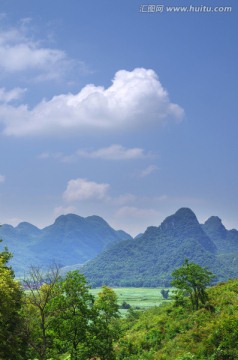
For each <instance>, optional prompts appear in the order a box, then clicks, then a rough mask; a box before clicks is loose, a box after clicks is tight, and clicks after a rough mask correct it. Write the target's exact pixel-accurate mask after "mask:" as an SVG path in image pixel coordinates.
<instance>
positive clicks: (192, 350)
mask: <svg viewBox="0 0 238 360" xmlns="http://www.w3.org/2000/svg"><path fill="white" fill-rule="evenodd" d="M207 296H208V298H207V301H206V302H205V304H200V305H199V308H198V310H194V309H193V306H192V304H191V301H190V298H189V297H183V298H181V299H180V302H176V301H174V302H171V303H164V304H163V305H162V306H160V307H153V308H151V309H148V310H146V311H144V312H136V313H135V312H133V311H132V312H129V313H128V317H127V318H126V319H125V320H123V330H124V331H123V336H121V338H120V340H119V342H118V344H117V358H118V359H125V360H146V359H147V360H167V359H173V360H190V359H194V360H223V359H224V360H225V359H230V360H234V359H238V347H237V343H238V332H237V328H238V280H230V281H228V282H226V283H220V284H218V285H216V286H213V287H211V288H209V289H208V290H207Z"/></svg>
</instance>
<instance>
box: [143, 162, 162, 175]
mask: <svg viewBox="0 0 238 360" xmlns="http://www.w3.org/2000/svg"><path fill="white" fill-rule="evenodd" d="M158 169H159V168H158V166H156V165H150V166H148V167H147V168H145V169H144V170H143V171H142V172H141V173H140V177H146V176H149V175H150V174H152V173H153V172H155V171H156V170H158Z"/></svg>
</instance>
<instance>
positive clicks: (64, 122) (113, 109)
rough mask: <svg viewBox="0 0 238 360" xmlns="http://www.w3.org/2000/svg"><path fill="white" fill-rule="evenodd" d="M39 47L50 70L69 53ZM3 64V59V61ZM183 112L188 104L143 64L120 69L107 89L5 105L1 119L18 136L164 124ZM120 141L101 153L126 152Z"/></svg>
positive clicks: (88, 89) (135, 153)
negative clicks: (171, 93) (179, 102)
mask: <svg viewBox="0 0 238 360" xmlns="http://www.w3.org/2000/svg"><path fill="white" fill-rule="evenodd" d="M0 44H1V39H0ZM24 47H25V45H24V46H23V48H24ZM33 49H34V46H33ZM38 50H39V55H37V54H38ZM32 51H33V50H32ZM35 51H36V54H35V61H36V64H38V61H39V65H40V64H42V66H43V65H47V69H49V68H50V66H49V65H50V64H52V66H53V67H55V64H54V62H57V61H60V59H61V58H64V55H63V54H61V53H58V52H57V51H56V50H55V51H54V50H47V49H41V50H40V49H36V50H35ZM2 56H3V55H2ZM4 56H5V55H4ZM14 56H16V55H14ZM48 56H49V57H50V59H49V60H47V57H48ZM1 58H2V57H1V45H0V59H1ZM23 58H24V56H23ZM33 59H34V56H33ZM39 59H42V60H41V61H40V60H39ZM31 61H33V60H31ZM33 62H34V61H33ZM24 64H25V63H24ZM1 66H2V67H3V64H2V65H1V60H0V67H1ZM6 66H7V65H6ZM8 66H10V65H8ZM12 66H13V65H12ZM18 66H20V65H18ZM22 66H23V65H22ZM183 114H184V111H183V109H182V108H181V107H180V106H179V105H176V104H173V103H172V102H171V101H170V99H169V96H168V93H167V92H166V91H165V89H164V88H163V86H162V85H161V83H160V81H159V79H158V76H157V75H156V73H155V72H154V71H153V70H150V69H144V68H137V69H134V70H132V71H126V70H120V71H118V72H117V73H116V74H115V77H114V79H113V81H112V85H111V86H109V87H108V88H106V89H105V88H104V87H102V86H95V85H93V84H90V85H86V86H85V87H84V88H83V89H82V90H81V91H79V92H78V93H77V94H71V93H70V94H61V95H57V96H54V97H53V98H52V99H51V100H49V101H46V100H43V101H42V102H41V103H39V104H38V105H36V106H35V107H34V108H33V109H29V108H28V106H27V105H22V106H19V107H14V106H0V118H1V122H2V123H3V125H4V126H5V127H4V130H3V132H4V134H5V135H14V136H27V135H31V136H32V135H37V136H39V135H57V134H59V132H61V133H63V134H64V133H65V132H71V133H75V132H80V133H91V132H92V131H99V130H101V131H104V133H105V131H108V132H110V131H113V132H118V131H125V130H135V129H147V128H149V127H150V126H152V125H153V126H160V125H163V124H165V123H167V122H169V121H171V120H181V118H182V117H183ZM115 146H118V145H114V148H111V149H110V151H111V155H110V154H109V149H106V150H105V149H104V150H103V152H102V151H101V153H100V152H99V153H98V154H97V156H108V157H110V156H111V157H113V156H114V157H118V156H119V157H120V156H125V154H126V152H125V149H122V148H120V147H119V148H118V147H117V148H115ZM101 150H102V149H101ZM138 151H139V154H140V155H141V153H140V151H141V150H140V149H134V150H133V151H132V150H131V151H129V152H127V156H138ZM120 152H121V155H120ZM94 155H96V154H94Z"/></svg>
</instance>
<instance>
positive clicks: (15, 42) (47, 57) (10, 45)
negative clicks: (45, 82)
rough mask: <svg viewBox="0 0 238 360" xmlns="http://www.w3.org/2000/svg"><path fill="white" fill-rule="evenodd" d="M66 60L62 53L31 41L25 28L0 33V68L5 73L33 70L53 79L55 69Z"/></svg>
mask: <svg viewBox="0 0 238 360" xmlns="http://www.w3.org/2000/svg"><path fill="white" fill-rule="evenodd" d="M66 60H67V56H66V54H65V53H64V52H63V51H61V50H58V49H52V48H47V47H43V46H42V45H41V43H40V42H39V41H36V40H33V39H32V36H31V37H30V36H29V35H28V34H27V33H26V27H24V28H23V27H22V28H11V29H6V30H5V31H4V30H2V31H0V68H1V69H2V70H3V71H5V72H7V73H16V72H22V71H25V70H27V71H29V70H32V69H33V70H41V71H42V70H43V71H44V72H47V73H48V75H49V76H50V77H53V76H56V72H55V70H54V69H55V67H58V66H59V64H61V65H62V62H64V61H66ZM49 70H50V71H49ZM52 71H53V72H52ZM50 72H51V75H50Z"/></svg>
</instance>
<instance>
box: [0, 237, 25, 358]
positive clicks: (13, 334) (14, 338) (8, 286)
mask: <svg viewBox="0 0 238 360" xmlns="http://www.w3.org/2000/svg"><path fill="white" fill-rule="evenodd" d="M1 241H2V240H0V242H1ZM11 257H12V254H11V253H10V252H9V251H8V249H7V248H5V249H4V250H3V251H2V252H0V359H7V360H22V359H25V345H24V343H25V339H24V337H23V332H22V328H23V325H24V324H23V318H22V317H21V315H20V310H21V305H22V289H21V286H20V283H19V282H18V281H16V280H15V279H14V272H13V270H12V269H11V267H9V266H8V261H9V260H10V259H11Z"/></svg>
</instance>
